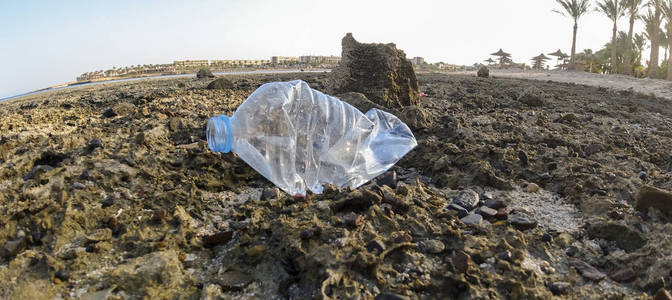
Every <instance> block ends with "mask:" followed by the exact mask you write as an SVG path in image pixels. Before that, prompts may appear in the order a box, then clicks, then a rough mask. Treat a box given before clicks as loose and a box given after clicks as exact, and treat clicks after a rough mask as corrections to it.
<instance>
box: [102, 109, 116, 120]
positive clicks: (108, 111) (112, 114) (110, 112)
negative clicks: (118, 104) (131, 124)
mask: <svg viewBox="0 0 672 300" xmlns="http://www.w3.org/2000/svg"><path fill="white" fill-rule="evenodd" d="M116 116H117V113H116V112H114V109H112V108H108V109H106V110H105V111H104V112H103V117H105V118H112V117H116Z"/></svg>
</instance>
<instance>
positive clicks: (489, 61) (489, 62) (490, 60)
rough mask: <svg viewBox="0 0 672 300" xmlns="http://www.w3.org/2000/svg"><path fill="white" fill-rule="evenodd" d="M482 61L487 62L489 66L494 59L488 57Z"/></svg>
mask: <svg viewBox="0 0 672 300" xmlns="http://www.w3.org/2000/svg"><path fill="white" fill-rule="evenodd" d="M484 62H487V63H488V66H489V65H491V64H493V63H494V62H495V61H494V60H492V58H488V59H486V60H484Z"/></svg>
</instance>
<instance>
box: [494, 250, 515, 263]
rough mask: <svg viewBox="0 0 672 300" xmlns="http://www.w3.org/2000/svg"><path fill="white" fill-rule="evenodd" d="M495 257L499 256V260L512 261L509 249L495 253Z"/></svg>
mask: <svg viewBox="0 0 672 300" xmlns="http://www.w3.org/2000/svg"><path fill="white" fill-rule="evenodd" d="M497 258H499V259H501V260H505V261H508V262H512V261H513V257H512V256H511V251H509V250H506V251H504V252H502V253H500V254H498V255H497Z"/></svg>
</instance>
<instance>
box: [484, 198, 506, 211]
mask: <svg viewBox="0 0 672 300" xmlns="http://www.w3.org/2000/svg"><path fill="white" fill-rule="evenodd" d="M485 206H487V207H489V208H492V209H500V208H504V207H506V203H504V201H502V200H495V199H488V200H485Z"/></svg>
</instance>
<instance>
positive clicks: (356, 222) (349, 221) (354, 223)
mask: <svg viewBox="0 0 672 300" xmlns="http://www.w3.org/2000/svg"><path fill="white" fill-rule="evenodd" d="M343 223H345V224H346V225H348V226H351V227H359V226H361V225H362V224H364V217H363V216H360V215H358V214H356V213H354V212H349V213H347V214H345V216H343Z"/></svg>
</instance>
